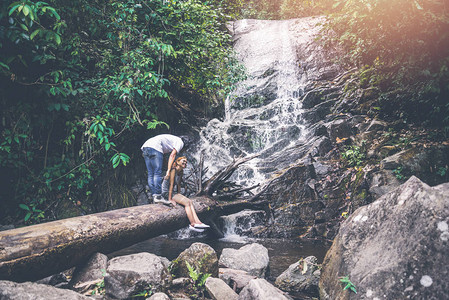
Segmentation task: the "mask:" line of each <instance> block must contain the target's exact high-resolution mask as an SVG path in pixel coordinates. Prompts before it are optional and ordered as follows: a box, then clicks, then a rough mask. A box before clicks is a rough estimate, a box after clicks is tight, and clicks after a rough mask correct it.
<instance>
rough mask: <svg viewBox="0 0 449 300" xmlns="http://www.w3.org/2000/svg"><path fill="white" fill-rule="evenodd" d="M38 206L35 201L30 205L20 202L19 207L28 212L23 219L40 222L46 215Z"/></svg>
mask: <svg viewBox="0 0 449 300" xmlns="http://www.w3.org/2000/svg"><path fill="white" fill-rule="evenodd" d="M36 206H37V205H36V203H34V202H32V203H30V205H29V206H28V205H26V204H23V203H22V204H19V207H20V208H21V209H23V210H25V212H26V215H25V217H24V219H23V220H24V221H25V222H30V223H39V221H40V220H41V219H43V218H44V217H45V216H44V212H43V211H42V210H40V209H37V208H36Z"/></svg>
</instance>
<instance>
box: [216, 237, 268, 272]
mask: <svg viewBox="0 0 449 300" xmlns="http://www.w3.org/2000/svg"><path fill="white" fill-rule="evenodd" d="M269 262H270V258H269V257H268V249H267V248H265V247H264V246H262V245H261V244H257V243H253V244H249V245H245V246H243V247H241V248H240V249H232V248H225V249H223V251H222V253H221V256H220V260H219V265H220V266H221V267H225V268H231V269H237V270H243V271H246V272H248V273H249V274H250V275H254V276H257V277H261V278H264V277H265V274H266V271H267V269H268V263H269Z"/></svg>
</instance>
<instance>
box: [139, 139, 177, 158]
mask: <svg viewBox="0 0 449 300" xmlns="http://www.w3.org/2000/svg"><path fill="white" fill-rule="evenodd" d="M182 147H184V143H183V141H182V140H181V138H180V137H177V136H175V135H171V134H160V135H156V136H154V137H152V138H150V139H148V140H147V141H146V142H145V143H144V144H143V145H142V147H140V149H142V150H143V148H153V149H154V150H157V151H159V152H162V153H164V154H165V153H170V152H172V150H173V149H176V151H177V152H178V153H179V152H180V151H181V149H182Z"/></svg>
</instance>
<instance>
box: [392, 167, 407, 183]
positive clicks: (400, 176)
mask: <svg viewBox="0 0 449 300" xmlns="http://www.w3.org/2000/svg"><path fill="white" fill-rule="evenodd" d="M393 174H394V176H395V177H396V178H397V179H399V180H404V179H405V178H406V177H405V176H404V174H403V168H402V166H399V167H397V168H396V169H394V170H393Z"/></svg>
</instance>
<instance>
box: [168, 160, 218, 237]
mask: <svg viewBox="0 0 449 300" xmlns="http://www.w3.org/2000/svg"><path fill="white" fill-rule="evenodd" d="M186 166H187V158H186V157H185V156H181V157H178V158H177V159H176V160H175V162H174V163H173V166H172V168H171V169H170V171H169V178H164V181H163V182H162V196H163V197H164V198H166V199H168V201H170V202H171V204H172V205H173V206H176V205H177V203H179V204H181V205H183V206H184V208H185V210H186V214H187V218H188V219H189V221H190V225H189V229H191V230H194V231H197V232H203V231H204V229H205V228H209V227H210V226H209V225H206V224H204V223H203V222H201V221H200V219H199V218H198V216H197V214H196V212H195V207H194V206H193V201H192V200H191V199H189V198H187V197H186V196H184V195H182V194H180V193H181V180H182V176H183V175H184V169H185V168H186ZM175 185H176V188H177V192H178V193H177V194H174V193H173V190H174V187H175Z"/></svg>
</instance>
